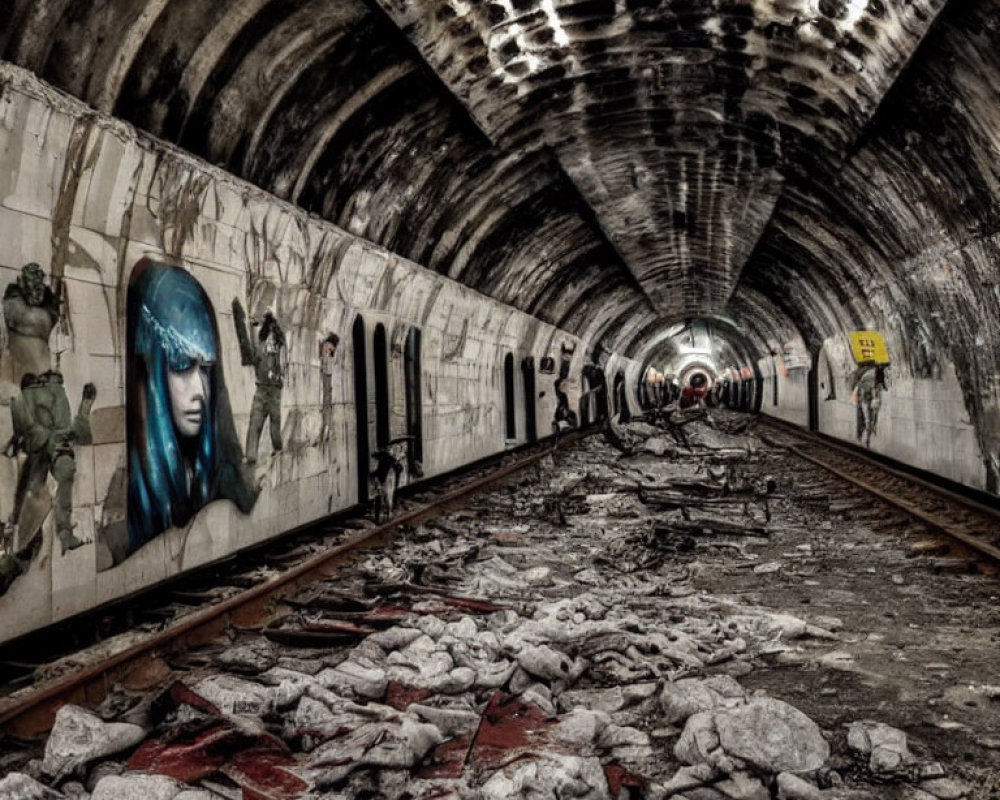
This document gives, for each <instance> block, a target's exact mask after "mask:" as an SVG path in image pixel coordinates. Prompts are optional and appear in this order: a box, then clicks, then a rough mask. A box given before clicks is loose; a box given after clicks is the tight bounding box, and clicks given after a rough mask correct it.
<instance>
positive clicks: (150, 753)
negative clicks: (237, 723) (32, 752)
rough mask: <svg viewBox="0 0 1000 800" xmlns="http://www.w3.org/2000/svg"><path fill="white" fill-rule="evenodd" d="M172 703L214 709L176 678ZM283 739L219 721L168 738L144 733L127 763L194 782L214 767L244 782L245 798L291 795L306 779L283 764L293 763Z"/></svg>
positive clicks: (289, 798) (287, 798) (274, 799)
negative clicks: (144, 737) (146, 736)
mask: <svg viewBox="0 0 1000 800" xmlns="http://www.w3.org/2000/svg"><path fill="white" fill-rule="evenodd" d="M170 698H171V699H172V700H173V701H174V702H175V703H177V704H178V705H180V704H186V705H190V706H193V707H195V708H198V709H200V710H202V711H204V712H206V713H209V714H214V715H220V712H219V709H218V708H217V707H216V706H214V705H213V704H212V703H209V702H208V701H207V700H205V699H204V698H203V697H200V696H199V695H198V694H196V693H195V692H193V691H191V690H190V689H188V688H187V687H186V686H184V684H182V683H180V682H177V683H175V684H174V685H173V686H171V687H170ZM295 763H296V762H295V759H294V758H292V757H291V756H290V755H289V753H288V750H287V748H286V747H285V745H284V743H283V742H282V741H281V740H280V739H278V738H277V737H276V736H272V735H271V734H269V733H263V734H259V735H252V734H246V733H242V732H241V731H238V730H237V729H236V728H234V727H233V726H232V725H230V724H229V723H228V722H224V721H219V722H218V723H217V724H214V725H212V726H210V727H208V728H206V729H204V730H202V731H200V732H199V733H197V734H194V735H193V736H188V737H186V738H185V736H184V735H183V734H179V735H178V734H175V735H173V736H172V738H171V739H170V740H169V741H165V740H161V739H150V740H148V741H145V742H143V743H142V744H141V745H140V746H139V748H138V749H137V750H136V751H135V752H134V753H133V754H132V757H131V758H130V759H129V761H128V768H129V769H130V770H134V771H137V772H148V773H154V774H157V775H166V776H168V777H171V778H174V779H175V780H178V781H182V782H184V783H194V782H196V781H199V780H201V779H203V778H208V777H211V776H213V775H216V774H218V773H222V774H224V775H227V776H229V777H230V778H231V779H232V780H233V781H235V782H236V783H237V784H238V785H239V786H241V787H244V794H243V796H244V798H245V800H294V798H296V797H298V796H299V795H301V794H302V793H303V792H304V791H305V790H306V789H307V788H308V786H307V784H306V783H305V782H304V781H303V780H302V779H301V778H299V777H298V776H296V775H294V774H292V773H291V772H289V771H288V770H287V769H285V767H289V766H293V765H294V764H295Z"/></svg>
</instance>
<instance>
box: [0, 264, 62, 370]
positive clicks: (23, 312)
mask: <svg viewBox="0 0 1000 800" xmlns="http://www.w3.org/2000/svg"><path fill="white" fill-rule="evenodd" d="M3 315H4V321H5V322H6V325H7V334H8V340H9V341H8V347H9V350H10V355H11V358H12V360H13V362H14V381H15V382H20V380H21V378H23V377H24V375H25V373H28V372H32V373H34V374H36V375H41V374H42V373H43V372H48V370H49V369H51V367H52V355H51V353H50V352H49V335H50V334H51V333H52V329H53V328H54V327H55V326H56V323H57V322H58V321H59V301H58V300H57V299H56V296H55V294H54V293H53V291H52V290H51V289H50V288H49V287H48V286H46V285H45V273H44V272H42V268H41V267H40V266H38V264H35V263H32V264H26V265H25V266H24V267H23V268H22V269H21V274H20V275H19V276H18V279H17V280H16V281H15V282H14V283H11V284H8V285H7V289H6V290H5V291H4V295H3Z"/></svg>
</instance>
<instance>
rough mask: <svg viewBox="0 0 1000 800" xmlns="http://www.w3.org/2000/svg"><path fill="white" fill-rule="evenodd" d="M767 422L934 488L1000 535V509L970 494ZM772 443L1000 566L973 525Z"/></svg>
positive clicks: (999, 557)
mask: <svg viewBox="0 0 1000 800" xmlns="http://www.w3.org/2000/svg"><path fill="white" fill-rule="evenodd" d="M762 422H764V424H766V425H770V426H771V427H774V428H777V429H779V430H781V431H782V432H784V433H789V434H791V435H793V436H796V437H798V438H799V439H800V440H804V441H806V442H809V443H814V444H817V445H822V446H823V447H826V448H829V449H831V450H835V451H837V452H838V453H839V454H841V455H842V456H845V457H847V458H849V459H854V460H856V461H858V462H861V463H863V464H864V465H865V466H866V467H868V468H874V469H876V470H879V471H881V472H883V473H886V474H888V475H891V476H893V477H894V478H896V479H898V480H902V481H904V482H906V483H907V484H909V485H910V486H912V487H913V488H914V489H919V490H922V491H931V492H933V493H934V495H935V497H936V498H937V499H939V500H941V501H943V502H947V503H952V504H955V505H959V506H961V507H962V508H963V509H966V510H967V511H971V512H973V513H975V514H978V515H980V516H981V517H984V518H988V519H990V520H991V521H992V522H993V523H994V524H995V525H996V526H997V528H996V531H997V533H998V534H1000V512H998V511H997V510H995V509H992V508H989V507H988V506H985V505H983V504H982V503H978V502H976V501H974V500H971V499H969V498H967V497H963V496H962V495H960V494H956V493H955V492H952V491H949V490H948V489H945V488H943V487H941V486H936V485H935V484H933V483H932V482H931V481H928V480H925V479H923V478H920V477H918V476H916V475H910V474H907V473H906V472H904V471H903V470H900V469H895V468H893V467H891V466H888V465H886V464H883V463H881V462H879V461H877V460H875V459H873V458H867V457H865V455H863V454H861V453H858V452H856V451H855V450H854V449H853V448H850V447H845V446H843V445H840V444H839V443H837V442H833V441H830V440H829V439H828V438H826V437H820V436H816V435H815V434H813V433H812V432H811V431H804V430H800V429H798V428H796V427H795V426H794V425H791V424H790V423H786V422H784V421H783V420H779V421H776V420H772V419H766V420H762ZM770 443H771V444H774V445H775V446H778V447H784V448H786V449H788V450H790V451H791V452H793V453H795V454H796V455H797V456H799V457H800V458H803V459H805V460H806V461H809V462H810V463H812V464H815V465H817V466H819V467H822V468H823V469H825V470H827V471H828V472H830V473H832V474H834V475H836V476H837V477H839V478H841V479H843V480H845V481H847V482H848V483H851V484H853V485H854V486H857V487H858V488H860V489H863V490H864V491H866V492H868V493H869V494H872V495H875V496H876V497H878V498H879V499H881V500H882V501H884V502H886V503H888V504H889V505H891V506H894V507H895V508H898V509H900V510H901V511H904V512H905V513H907V514H909V515H910V516H911V517H913V518H915V519H917V520H919V521H920V522H922V523H924V524H925V525H927V526H928V527H930V528H932V529H934V530H937V531H939V532H941V533H943V534H945V535H946V536H949V537H951V538H953V539H955V540H956V541H958V542H961V543H962V544H963V545H965V546H966V547H968V548H970V549H971V550H973V551H974V552H975V553H976V554H978V555H979V556H981V557H983V558H984V559H986V560H988V561H990V562H992V563H993V564H996V565H1000V548H998V547H996V546H995V545H993V544H991V543H990V542H987V541H984V540H983V538H982V537H981V536H978V535H976V534H975V533H974V532H973V531H972V530H970V528H969V527H968V526H967V525H965V524H963V523H961V522H955V521H954V520H949V519H947V518H946V517H943V516H941V515H940V514H937V513H934V512H932V511H927V510H926V509H924V508H921V507H920V506H918V505H917V504H915V503H913V502H911V501H910V500H907V499H906V498H903V497H899V496H898V495H895V494H892V493H891V492H887V491H885V490H883V489H881V488H879V487H877V486H874V485H872V484H871V483H870V482H869V481H866V480H864V479H863V478H859V477H857V476H856V475H853V474H851V473H850V472H847V471H845V470H844V469H842V468H840V467H838V466H836V465H834V464H831V463H829V462H828V461H826V460H824V459H823V458H820V457H817V456H815V455H813V454H811V453H807V452H805V451H804V450H802V449H801V448H800V447H797V446H796V445H794V444H783V443H781V442H776V441H773V440H771V442H770Z"/></svg>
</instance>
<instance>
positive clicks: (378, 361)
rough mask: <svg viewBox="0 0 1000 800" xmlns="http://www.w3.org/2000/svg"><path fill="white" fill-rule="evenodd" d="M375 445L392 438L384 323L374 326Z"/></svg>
mask: <svg viewBox="0 0 1000 800" xmlns="http://www.w3.org/2000/svg"><path fill="white" fill-rule="evenodd" d="M374 350H375V353H374V356H375V359H374V360H375V446H376V447H377V448H378V449H379V450H382V449H383V448H385V447H388V446H389V440H390V439H391V438H392V434H391V430H390V424H389V404H390V400H389V341H388V337H387V336H386V333H385V325H383V324H382V323H379V324H378V325H376V326H375V337H374Z"/></svg>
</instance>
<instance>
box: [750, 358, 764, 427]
mask: <svg viewBox="0 0 1000 800" xmlns="http://www.w3.org/2000/svg"><path fill="white" fill-rule="evenodd" d="M763 405H764V376H763V374H761V371H760V364H758V363H757V362H756V361H754V362H753V383H752V385H751V391H750V410H751V411H753V412H754V413H755V414H759V413H760V409H761V406H763Z"/></svg>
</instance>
